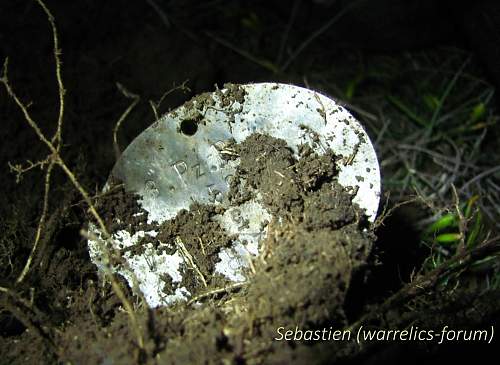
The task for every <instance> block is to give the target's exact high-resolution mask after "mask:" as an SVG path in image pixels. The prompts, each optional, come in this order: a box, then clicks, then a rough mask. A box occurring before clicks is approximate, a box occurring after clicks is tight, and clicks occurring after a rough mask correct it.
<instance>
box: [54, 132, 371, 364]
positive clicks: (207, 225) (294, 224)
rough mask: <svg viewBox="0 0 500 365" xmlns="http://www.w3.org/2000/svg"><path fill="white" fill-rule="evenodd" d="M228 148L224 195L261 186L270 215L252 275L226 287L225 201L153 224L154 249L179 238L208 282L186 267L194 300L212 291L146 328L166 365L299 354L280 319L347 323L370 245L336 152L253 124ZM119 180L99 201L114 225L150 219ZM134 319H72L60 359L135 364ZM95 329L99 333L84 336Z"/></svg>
mask: <svg viewBox="0 0 500 365" xmlns="http://www.w3.org/2000/svg"><path fill="white" fill-rule="evenodd" d="M226 148H230V149H231V150H232V151H234V154H231V155H230V157H231V158H235V157H236V155H237V156H238V157H239V158H240V165H239V167H238V168H237V171H236V174H235V176H234V177H233V178H232V180H231V188H230V192H229V194H228V196H229V201H230V205H236V204H241V203H243V202H244V201H246V200H248V199H252V198H256V197H258V196H260V197H262V203H263V204H264V206H265V208H266V209H267V210H268V211H269V212H271V213H272V215H273V220H272V221H271V222H269V223H268V235H267V238H266V239H265V240H264V242H261V248H260V251H261V254H260V255H259V256H258V257H257V258H255V259H254V260H253V273H251V274H249V275H248V278H247V281H246V282H245V283H244V284H243V285H241V287H238V289H237V290H230V289H228V290H216V291H215V290H214V289H217V288H219V289H220V288H222V289H224V288H225V287H229V285H230V283H229V282H228V281H227V280H225V281H224V280H221V278H220V276H219V275H214V269H215V264H216V263H217V261H218V256H217V255H218V253H219V252H220V249H221V248H223V247H229V246H230V245H231V243H232V241H233V238H232V237H230V236H228V235H226V234H225V233H224V231H223V230H222V228H221V227H220V226H219V225H218V223H216V221H215V220H214V219H213V217H214V216H215V215H216V214H220V213H221V212H222V211H221V208H218V207H217V206H207V205H201V204H193V205H191V207H190V209H189V210H182V211H180V212H179V213H178V215H177V216H176V217H175V218H174V219H172V220H168V221H166V222H164V223H163V224H161V225H160V226H159V227H158V225H156V224H155V223H153V224H152V226H156V228H157V229H158V230H159V233H158V235H157V236H156V238H155V239H156V241H157V242H158V245H157V249H158V250H162V249H163V247H165V246H164V245H160V244H159V243H160V242H162V243H168V246H169V247H170V248H173V247H175V240H176V239H179V238H180V239H181V241H182V242H184V243H185V248H186V249H187V251H188V252H189V253H190V255H191V257H192V259H193V261H194V263H195V265H196V266H197V268H199V270H200V271H201V274H202V275H203V277H204V278H205V279H204V280H205V281H206V284H208V285H207V286H204V285H202V284H203V281H202V280H200V277H199V273H197V272H196V271H195V270H193V269H192V268H191V267H189V266H188V265H184V267H183V270H182V275H183V280H182V282H181V283H180V284H179V285H184V286H186V287H187V288H188V290H189V291H190V292H191V294H192V296H193V297H196V298H198V297H200V295H203V293H207V292H210V290H214V294H213V295H206V296H204V297H202V298H201V299H200V300H199V301H198V303H197V304H196V305H192V304H191V303H190V302H188V303H187V304H186V303H181V304H177V305H176V306H175V307H174V308H165V309H157V310H155V311H154V314H153V318H154V330H153V331H152V332H150V333H149V336H148V337H149V339H150V340H151V341H152V342H153V344H151V346H152V351H153V352H154V353H155V356H156V357H157V358H161V359H162V361H163V362H164V363H172V364H184V363H220V362H221V361H222V360H224V359H225V360H227V361H230V362H233V361H245V362H248V363H252V362H261V363H268V362H269V361H272V360H271V359H272V358H276V359H278V358H281V357H283V356H284V357H287V356H296V355H293V354H291V353H289V351H290V349H289V348H288V345H283V344H282V343H280V342H276V341H272V339H273V338H274V337H276V336H277V333H276V329H277V328H278V327H285V328H292V327H294V326H296V325H300V326H301V328H303V329H304V330H307V329H316V328H320V327H321V326H324V325H326V324H329V325H333V324H334V325H335V326H337V327H341V326H345V325H346V324H347V322H346V316H345V313H344V310H343V308H344V303H345V298H346V294H347V291H348V289H349V283H350V281H351V278H352V276H353V275H354V274H355V272H356V271H357V270H358V269H359V268H360V267H362V266H363V265H365V264H366V260H367V257H368V254H369V252H370V249H371V247H372V244H373V239H374V236H373V234H372V233H371V231H370V230H369V229H368V228H369V227H368V226H367V225H366V224H364V222H365V221H364V220H363V219H362V218H361V217H363V213H362V212H361V210H360V209H359V208H357V207H356V206H354V205H353V204H352V203H351V200H352V196H351V195H350V194H349V193H348V192H347V191H346V189H345V188H343V187H342V186H341V185H339V184H338V182H337V181H336V176H337V169H336V167H335V159H336V157H335V154H334V152H333V151H328V152H327V153H325V154H324V155H322V156H318V155H317V154H316V153H314V152H313V150H312V149H311V148H310V147H308V146H307V145H304V146H301V148H300V152H299V156H298V158H296V157H295V156H294V154H293V151H292V150H291V149H290V148H289V147H288V146H287V144H286V142H285V141H283V140H280V139H276V138H273V137H270V136H266V135H262V134H257V133H256V134H253V135H251V136H250V137H248V138H247V139H246V140H245V141H243V142H242V143H241V144H235V143H233V144H232V145H229V146H227V147H226ZM112 190H114V191H115V193H111V194H107V195H106V196H105V198H103V199H101V200H100V203H99V208H100V212H102V213H103V214H104V217H105V221H106V222H107V223H108V224H109V225H110V227H112V228H113V231H112V233H113V232H114V231H116V230H118V229H130V228H131V227H132V226H135V228H133V229H136V230H137V229H144V227H143V226H144V224H145V222H146V221H147V219H146V218H147V216H146V214H142V215H140V216H139V218H138V216H137V214H136V213H137V211H138V209H139V208H138V204H137V203H136V201H137V199H138V197H137V196H135V195H133V194H130V193H126V192H125V191H124V190H123V188H121V189H120V188H117V189H112ZM117 215H118V216H119V217H125V219H121V223H120V224H118V225H117V224H113V223H112V222H115V221H116V219H113V217H116V216H117ZM138 227H140V228H138ZM201 243H203V245H202V244H201ZM138 245H139V246H140V245H141V243H139V244H138ZM134 251H136V252H140V248H138V247H134ZM166 276H167V277H165V278H164V281H165V287H164V288H163V290H164V291H165V292H166V293H168V294H171V293H173V291H174V290H175V288H176V285H174V284H173V283H172V278H170V277H168V275H166ZM138 314H141V313H140V312H139V313H138ZM143 315H144V313H143ZM127 322H128V319H127V317H126V316H123V315H121V314H118V313H117V314H116V316H115V317H114V318H113V320H112V321H111V322H110V324H109V326H107V327H106V328H105V329H104V328H95V327H94V328H92V326H90V328H89V323H88V321H87V320H84V321H80V320H78V319H77V320H76V322H74V323H71V324H69V325H68V326H67V328H65V329H64V331H63V332H62V333H61V334H60V337H59V339H58V343H59V344H60V346H62V348H63V353H64V356H63V359H64V360H66V361H70V362H76V363H79V362H81V361H83V359H85V361H87V362H89V361H90V362H91V363H94V362H96V363H97V362H102V361H104V362H109V363H133V362H134V361H135V360H136V359H134V358H133V357H127V356H128V354H130V351H132V349H130V348H127V347H124V346H120V344H122V343H123V341H124V338H127V337H128V336H130V333H129V332H128V331H129V328H128V327H127V326H126V324H127ZM77 333H87V335H85V336H81V335H79V336H78V335H76V336H75V334H77ZM89 337H90V338H94V337H95V338H96V339H98V340H97V341H95V340H94V341H90V342H89V341H88V339H89ZM196 349H198V350H199V351H196ZM254 351H258V353H259V355H258V356H255V355H254V354H253V352H254ZM273 361H274V360H273Z"/></svg>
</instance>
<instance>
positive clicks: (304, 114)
mask: <svg viewBox="0 0 500 365" xmlns="http://www.w3.org/2000/svg"><path fill="white" fill-rule="evenodd" d="M237 88H238V90H240V91H241V90H242V89H243V90H244V91H245V95H244V98H242V97H232V96H231V93H232V91H233V90H235V89H234V87H231V88H228V89H223V90H218V91H216V92H213V93H211V94H205V95H203V97H200V98H196V99H194V101H193V102H190V103H186V104H185V105H183V106H181V107H179V108H177V109H176V110H174V111H172V112H170V113H168V114H167V115H165V116H164V117H162V118H161V119H160V120H158V121H157V122H155V123H154V124H153V125H151V126H150V127H149V128H148V129H146V130H145V131H144V132H143V133H141V134H140V135H139V136H138V137H137V138H136V139H135V140H134V141H133V142H132V143H131V144H130V145H129V146H128V148H127V149H126V150H125V151H124V153H123V154H122V156H121V157H120V159H119V160H118V162H117V163H116V165H115V167H114V168H113V170H112V173H111V176H114V177H116V178H118V179H119V180H121V181H122V182H123V183H124V184H125V187H126V189H127V191H132V192H136V193H138V194H139V195H140V196H141V197H142V198H141V200H140V201H139V202H140V205H141V206H142V208H144V209H145V210H146V211H147V212H148V223H152V222H157V223H159V224H160V223H162V222H164V221H166V220H168V219H172V218H174V217H175V216H176V214H177V213H178V212H179V211H180V210H182V209H189V206H190V205H191V204H192V202H193V201H197V202H200V203H204V204H219V205H222V206H224V207H225V208H226V211H225V213H224V214H223V215H219V216H217V217H216V219H217V220H218V222H219V223H220V225H221V226H222V227H223V228H224V229H225V230H226V231H227V233H228V234H236V235H237V237H238V238H237V239H236V241H235V242H234V246H233V247H232V248H231V249H226V250H224V251H222V252H221V253H220V254H219V257H220V262H219V263H218V264H217V266H216V271H217V272H219V273H221V274H223V275H224V276H226V277H227V278H228V279H229V280H231V281H241V280H244V276H243V273H242V269H243V268H244V267H245V266H246V265H247V263H248V258H247V257H246V256H247V255H257V254H258V252H259V251H258V250H259V242H260V241H261V240H262V239H263V238H264V237H265V234H266V222H269V221H270V219H271V215H270V214H269V213H268V212H267V210H266V209H265V208H264V206H263V205H262V204H261V203H260V201H259V199H258V198H256V199H254V200H251V201H249V202H246V203H244V204H243V205H242V206H230V205H229V202H228V201H227V199H226V193H227V192H228V190H229V184H228V181H229V180H230V179H231V176H232V175H234V173H235V169H236V167H237V166H238V164H239V159H235V160H224V159H222V157H221V153H223V152H224V147H225V145H226V144H227V143H228V142H229V141H231V140H235V141H236V142H237V143H238V142H242V141H243V140H245V138H247V137H248V136H250V135H251V134H253V133H255V132H258V133H261V134H268V135H270V136H273V137H276V138H281V139H283V140H285V141H286V142H287V144H288V146H289V147H290V148H291V149H292V150H293V151H294V152H295V154H298V147H299V146H300V145H302V144H305V143H307V144H309V145H310V146H311V147H312V148H313V149H314V150H315V151H316V152H317V153H318V154H324V153H325V152H326V151H327V150H328V149H331V150H332V151H334V153H335V154H336V155H337V156H341V158H340V159H339V160H338V161H337V167H338V169H339V176H338V180H339V182H340V184H341V185H343V186H344V187H346V188H348V189H352V191H353V192H355V195H354V198H353V202H354V203H357V204H358V205H359V206H360V207H361V208H363V209H364V210H365V212H366V215H367V216H368V219H369V220H370V221H374V220H375V217H376V213H377V209H378V204H379V195H380V172H379V165H378V161H377V156H376V154H375V151H374V149H373V146H372V145H371V143H370V139H369V138H368V136H367V135H366V133H365V131H364V130H363V128H362V127H361V125H360V124H359V123H358V122H357V121H356V120H355V119H354V118H353V117H352V115H351V114H350V113H349V112H348V111H347V110H346V109H344V108H343V107H341V106H340V105H338V104H337V103H336V102H335V101H333V100H332V99H330V98H328V97H326V96H324V95H322V94H320V93H317V92H315V91H311V90H308V89H305V88H301V87H297V86H293V85H285V84H276V83H258V84H247V85H239V86H237ZM240 96H241V94H240ZM117 219H119V217H117ZM242 220H245V221H247V222H249V224H246V225H244V226H242V225H241V224H240V222H241V221H242ZM91 230H93V231H94V233H96V234H97V235H99V234H100V232H99V231H98V230H97V229H96V228H95V227H91ZM157 233H158V232H156V231H154V230H153V231H150V232H142V231H139V232H137V233H135V234H134V235H131V234H130V233H129V232H127V231H119V232H116V233H114V234H113V239H114V241H115V242H116V244H119V243H121V244H122V245H123V246H125V247H127V246H131V245H134V244H136V243H137V242H138V241H139V240H140V238H141V237H144V236H145V235H146V234H148V235H150V236H155V235H156V234H157ZM89 248H90V254H91V257H92V260H93V261H94V262H95V263H96V264H97V265H98V266H99V265H101V263H100V257H101V252H100V249H99V245H98V244H97V243H96V242H94V241H92V240H89ZM124 259H125V260H127V264H128V265H127V266H128V268H127V269H117V272H118V273H119V274H121V275H123V276H124V277H125V278H126V279H127V280H128V281H129V283H130V285H131V286H132V287H133V286H134V285H133V276H134V275H135V277H136V278H137V281H138V283H137V284H138V285H139V289H140V290H141V291H142V293H143V294H144V296H145V298H146V300H147V301H148V304H149V305H150V306H152V307H156V306H160V305H169V304H171V303H172V302H174V301H176V300H185V299H186V298H187V297H188V296H189V294H190V293H189V292H188V291H187V289H186V288H184V287H181V288H178V289H177V290H176V292H175V293H174V294H173V295H165V294H164V293H162V292H161V287H162V284H161V281H160V280H161V279H160V277H161V276H162V275H164V274H168V275H170V276H171V278H172V281H173V282H174V283H179V282H181V280H182V277H181V274H180V272H179V265H180V264H181V263H182V262H183V256H182V255H181V253H179V252H176V253H175V254H173V255H167V254H166V253H165V252H163V253H162V254H159V253H157V252H156V251H155V250H154V249H153V245H152V244H151V245H149V246H147V247H146V250H145V252H144V253H143V254H142V255H135V256H133V257H131V256H128V255H127V254H125V255H124ZM152 261H154V263H155V265H154V266H153V267H154V270H153V269H151V267H152V265H151V262H152ZM130 271H132V272H133V274H131V272H130Z"/></svg>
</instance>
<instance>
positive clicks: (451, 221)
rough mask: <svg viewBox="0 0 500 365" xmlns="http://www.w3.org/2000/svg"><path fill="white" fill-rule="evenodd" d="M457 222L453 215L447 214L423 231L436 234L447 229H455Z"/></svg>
mask: <svg viewBox="0 0 500 365" xmlns="http://www.w3.org/2000/svg"><path fill="white" fill-rule="evenodd" d="M457 221H458V219H457V216H456V215H455V214H453V213H448V214H445V215H443V216H442V217H441V218H439V219H438V220H437V221H435V222H434V223H432V224H431V225H430V226H429V227H428V228H427V229H426V230H425V231H426V232H427V233H436V232H438V231H441V230H443V229H445V228H448V227H456V225H457Z"/></svg>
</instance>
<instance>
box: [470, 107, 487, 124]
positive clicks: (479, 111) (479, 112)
mask: <svg viewBox="0 0 500 365" xmlns="http://www.w3.org/2000/svg"><path fill="white" fill-rule="evenodd" d="M485 115H486V106H485V105H484V103H478V104H477V105H476V106H475V107H474V108H473V109H472V111H471V113H470V117H469V118H470V120H471V122H472V123H474V122H477V121H478V120H479V119H482V118H484V116H485Z"/></svg>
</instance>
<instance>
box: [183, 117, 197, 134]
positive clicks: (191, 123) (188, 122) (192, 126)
mask: <svg viewBox="0 0 500 365" xmlns="http://www.w3.org/2000/svg"><path fill="white" fill-rule="evenodd" d="M180 131H181V132H182V133H183V134H185V135H186V136H194V134H195V133H196V132H197V131H198V123H197V122H196V121H195V120H193V119H185V120H183V121H182V122H181V127H180Z"/></svg>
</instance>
